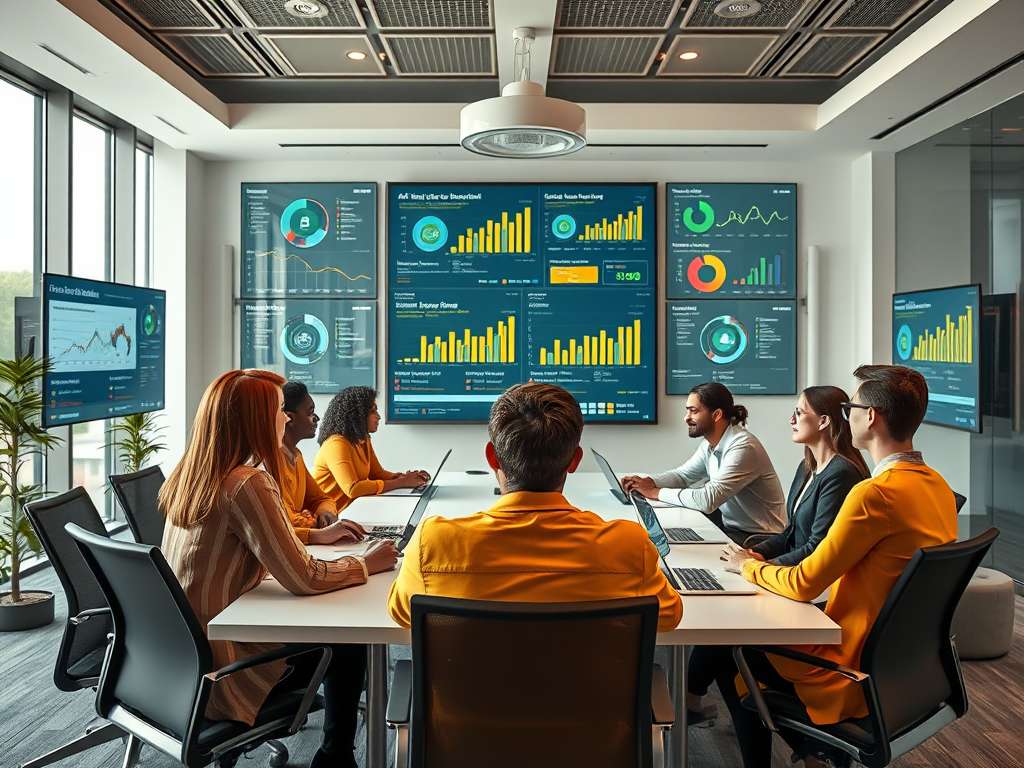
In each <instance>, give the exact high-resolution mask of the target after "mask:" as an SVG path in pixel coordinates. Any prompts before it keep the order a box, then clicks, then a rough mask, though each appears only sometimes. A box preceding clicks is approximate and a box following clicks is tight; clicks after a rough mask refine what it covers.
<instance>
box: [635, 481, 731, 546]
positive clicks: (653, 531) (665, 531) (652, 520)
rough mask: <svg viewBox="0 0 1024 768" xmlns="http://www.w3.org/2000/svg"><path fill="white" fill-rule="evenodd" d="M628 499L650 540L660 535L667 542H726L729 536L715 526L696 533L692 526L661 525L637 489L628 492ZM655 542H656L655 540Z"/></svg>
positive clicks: (648, 503)
mask: <svg viewBox="0 0 1024 768" xmlns="http://www.w3.org/2000/svg"><path fill="white" fill-rule="evenodd" d="M630 501H631V503H632V504H633V506H634V507H636V511H637V514H638V515H639V517H640V522H641V524H642V525H643V526H644V528H646V529H647V534H648V535H649V536H650V537H651V541H654V538H655V536H661V537H664V538H665V540H666V541H667V542H668V543H669V544H726V543H728V542H729V537H728V536H726V535H725V534H724V533H722V532H721V531H719V530H718V529H717V528H714V529H713V530H712V529H708V530H702V531H701V532H699V533H698V532H697V531H695V530H694V529H693V528H673V527H669V528H665V527H663V526H662V525H661V521H660V520H659V519H658V515H657V514H656V513H655V512H654V509H653V507H652V506H651V503H650V501H648V500H647V498H646V497H645V496H644V495H643V494H641V493H638V492H637V491H633V493H631V494H630ZM655 544H657V542H656V541H655Z"/></svg>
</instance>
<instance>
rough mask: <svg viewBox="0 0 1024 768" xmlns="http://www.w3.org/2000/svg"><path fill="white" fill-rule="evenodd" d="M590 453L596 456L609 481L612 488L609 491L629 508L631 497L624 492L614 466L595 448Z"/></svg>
mask: <svg viewBox="0 0 1024 768" xmlns="http://www.w3.org/2000/svg"><path fill="white" fill-rule="evenodd" d="M590 452H591V453H592V454H594V460H595V461H596V462H597V466H599V467H600V468H601V471H602V472H603V473H604V476H605V479H607V480H608V485H609V486H610V487H609V489H608V490H610V491H611V492H612V496H614V497H615V498H616V499H618V500H619V501H620V502H621V503H623V504H625V505H626V506H627V507H628V506H629V497H628V496H627V495H626V492H625V491H623V490H622V483H620V482H619V478H618V477H617V476H616V475H615V471H614V470H613V469H612V465H611V464H609V463H608V459H606V458H605V457H604V456H602V455H601V454H600V453H598V452H597V451H595V450H594V449H593V448H591V449H590Z"/></svg>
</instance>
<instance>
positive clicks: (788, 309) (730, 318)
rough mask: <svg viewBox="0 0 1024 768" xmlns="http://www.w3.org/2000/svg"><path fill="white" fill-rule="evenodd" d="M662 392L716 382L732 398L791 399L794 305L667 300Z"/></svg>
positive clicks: (790, 302) (785, 301) (774, 301)
mask: <svg viewBox="0 0 1024 768" xmlns="http://www.w3.org/2000/svg"><path fill="white" fill-rule="evenodd" d="M665 321H666V323H667V325H668V327H667V329H666V331H667V332H666V351H665V392H666V393H667V394H669V395H685V394H688V393H689V391H690V388H691V387H693V386H694V385H696V384H700V383H702V382H705V381H720V382H721V383H722V384H725V386H727V387H728V388H729V389H730V390H731V391H732V392H733V393H735V394H744V393H746V394H752V395H795V394H796V301H795V300H789V299H768V300H766V299H739V300H737V299H733V300H713V301H708V300H705V301H700V300H698V299H694V300H692V301H670V302H669V303H668V306H667V307H666V311H665Z"/></svg>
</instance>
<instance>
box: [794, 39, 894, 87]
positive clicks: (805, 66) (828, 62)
mask: <svg viewBox="0 0 1024 768" xmlns="http://www.w3.org/2000/svg"><path fill="white" fill-rule="evenodd" d="M884 37H885V35H815V36H814V37H813V38H811V39H810V41H809V42H808V44H807V45H806V46H804V47H803V48H802V49H801V50H800V51H799V52H797V54H796V55H795V56H794V57H793V58H792V59H790V61H789V63H787V64H786V65H785V66H784V67H783V69H782V72H781V74H782V75H784V76H789V77H794V76H801V77H806V76H808V75H818V76H821V75H830V76H832V77H837V76H838V75H841V74H843V72H845V71H846V70H848V69H849V68H850V67H852V66H853V65H854V64H855V63H856V62H857V60H858V59H860V58H861V57H862V56H864V55H865V54H866V53H867V52H868V51H870V50H871V48H872V47H874V46H875V45H876V44H877V43H878V42H880V41H881V40H882V39H883V38H884Z"/></svg>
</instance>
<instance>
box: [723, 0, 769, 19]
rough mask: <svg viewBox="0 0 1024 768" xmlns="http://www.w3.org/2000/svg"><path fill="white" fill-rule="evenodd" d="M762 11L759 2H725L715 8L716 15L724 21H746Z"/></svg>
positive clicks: (741, 0)
mask: <svg viewBox="0 0 1024 768" xmlns="http://www.w3.org/2000/svg"><path fill="white" fill-rule="evenodd" d="M760 10H761V3H759V2H757V0H725V2H724V3H719V4H718V5H716V6H715V15H716V16H721V17H722V18H723V19H745V18H747V17H748V16H753V15H754V14H755V13H757V12H758V11H760Z"/></svg>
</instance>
